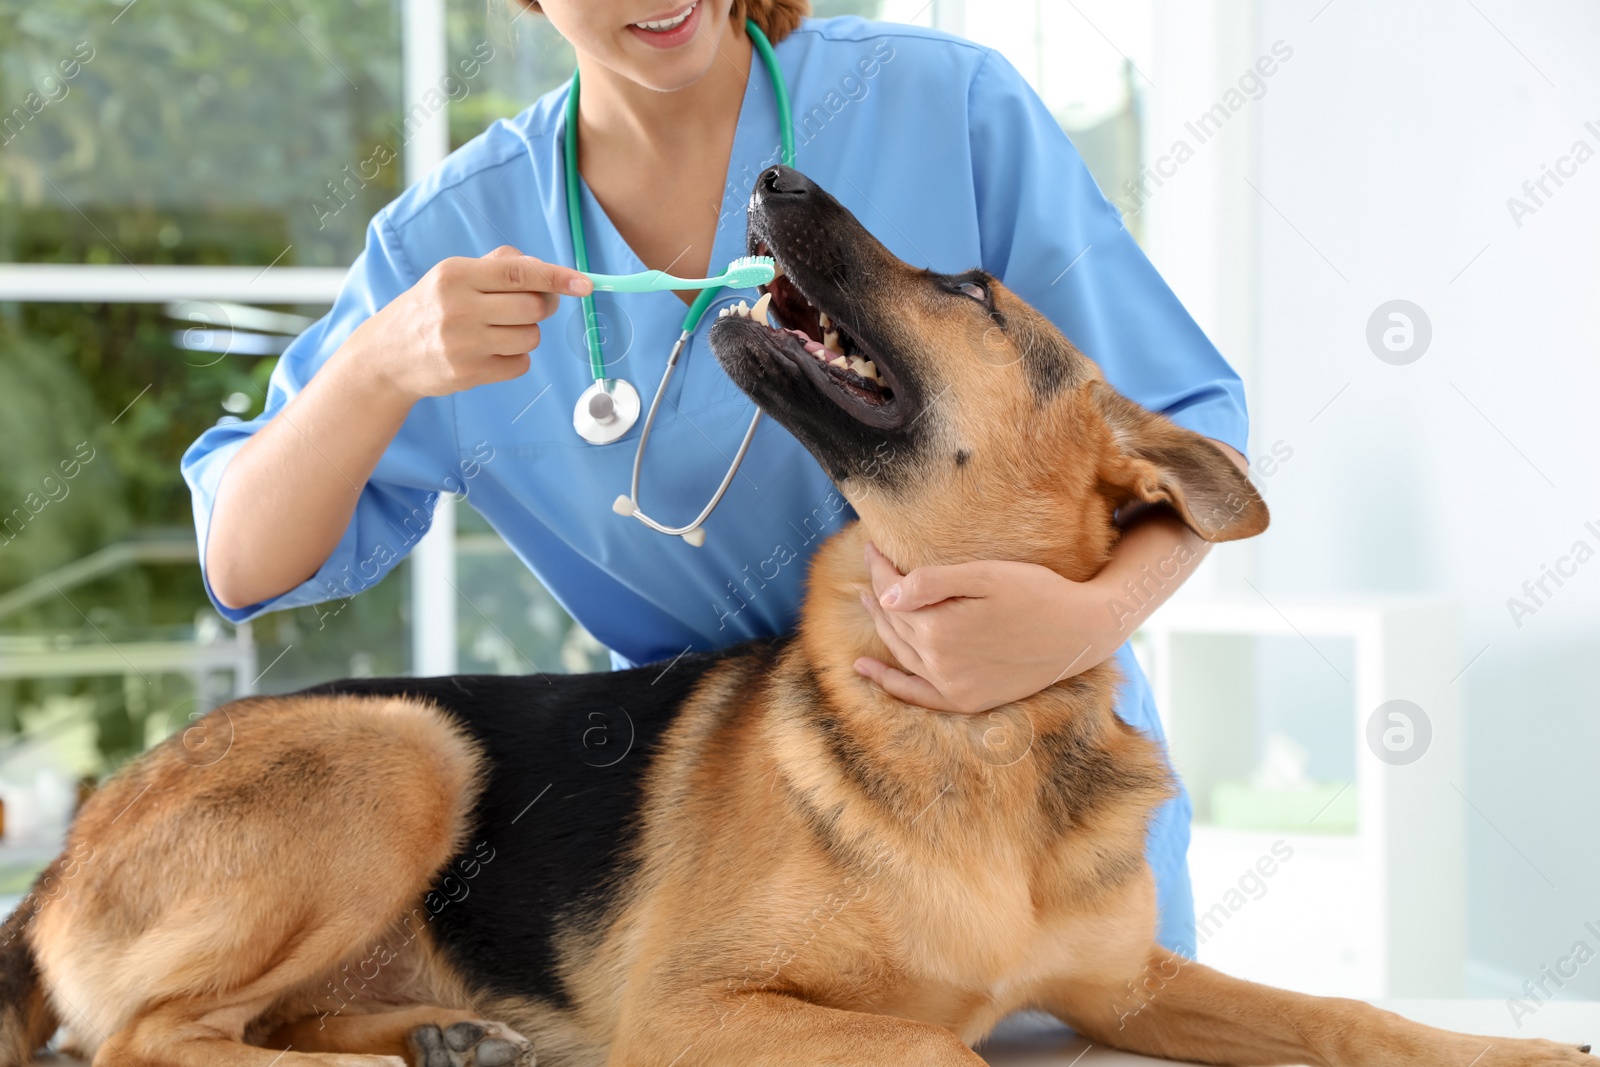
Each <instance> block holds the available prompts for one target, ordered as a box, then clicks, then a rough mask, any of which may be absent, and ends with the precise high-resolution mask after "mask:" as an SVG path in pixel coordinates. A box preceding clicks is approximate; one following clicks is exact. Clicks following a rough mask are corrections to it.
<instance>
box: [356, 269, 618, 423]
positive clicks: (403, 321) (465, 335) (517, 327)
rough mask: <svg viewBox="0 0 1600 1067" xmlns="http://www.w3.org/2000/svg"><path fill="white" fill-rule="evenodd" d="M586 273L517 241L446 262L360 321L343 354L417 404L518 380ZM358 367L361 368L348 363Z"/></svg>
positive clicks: (584, 288) (583, 285)
mask: <svg viewBox="0 0 1600 1067" xmlns="http://www.w3.org/2000/svg"><path fill="white" fill-rule="evenodd" d="M592 290H593V285H592V283H591V282H590V281H589V279H588V278H587V277H585V276H584V275H583V274H581V273H579V272H578V271H576V270H573V269H572V268H570V267H561V266H557V265H555V264H553V263H546V262H544V261H543V260H540V259H535V258H534V257H532V256H525V255H523V254H522V253H521V252H518V251H517V250H516V249H515V248H512V247H511V246H510V245H504V246H502V247H500V248H497V249H495V250H494V251H493V252H490V253H489V254H488V255H486V256H483V257H481V258H478V259H473V258H471V257H467V256H453V257H451V258H449V259H445V260H441V261H440V262H438V263H437V264H435V265H434V267H433V269H432V270H430V271H428V273H426V274H424V275H423V276H422V277H421V278H420V279H418V281H417V283H416V284H415V285H413V286H412V287H411V288H410V289H407V290H406V291H405V292H404V293H401V294H400V295H399V296H398V297H396V298H395V299H394V300H392V301H390V303H389V304H388V305H387V306H386V307H384V308H383V309H382V310H381V311H378V312H377V313H376V314H374V315H373V316H372V317H371V318H369V319H367V321H366V322H363V323H362V324H361V325H360V326H358V327H357V328H356V329H355V330H354V331H353V332H352V333H351V335H350V337H349V339H348V340H347V341H346V343H345V345H344V346H342V348H343V351H344V352H345V353H346V354H347V358H348V359H350V360H353V361H356V362H358V363H359V364H360V369H361V370H362V371H364V372H365V373H367V374H371V375H375V376H376V377H377V378H379V379H380V380H382V381H383V382H385V383H386V384H388V385H390V386H392V387H393V389H394V391H395V393H396V394H397V395H398V396H399V397H401V398H403V399H404V400H406V401H407V402H410V403H415V402H416V401H417V400H420V399H422V398H423V397H427V396H445V395H447V394H450V393H458V392H460V391H461V390H463V389H471V388H472V387H473V386H475V385H484V384H486V383H488V382H502V381H507V380H508V379H511V378H515V377H518V376H519V375H521V374H523V373H524V372H526V371H527V369H528V364H529V353H530V352H531V351H532V350H533V349H535V348H537V347H538V346H539V323H540V322H542V321H544V320H545V319H547V318H549V317H550V316H551V315H553V314H555V311H556V307H557V305H558V303H559V298H560V297H561V296H563V295H564V296H585V295H587V294H588V293H590V292H591V291H592ZM349 369H355V368H349Z"/></svg>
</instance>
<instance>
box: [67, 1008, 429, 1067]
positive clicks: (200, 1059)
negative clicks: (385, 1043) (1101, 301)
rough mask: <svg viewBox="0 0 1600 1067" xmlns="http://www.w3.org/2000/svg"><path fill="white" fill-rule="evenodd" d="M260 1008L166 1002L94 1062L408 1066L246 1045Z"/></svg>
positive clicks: (122, 1066)
mask: <svg viewBox="0 0 1600 1067" xmlns="http://www.w3.org/2000/svg"><path fill="white" fill-rule="evenodd" d="M262 1008H263V1005H262V1003H261V1002H259V1001H256V1002H251V1003H241V1004H236V1005H232V1006H229V1007H227V1008H222V1009H217V1008H216V1007H215V1005H214V1003H202V1002H195V1001H169V1002H168V1003H166V1004H163V1005H161V1006H159V1007H157V1008H154V1009H153V1010H151V1011H148V1012H146V1013H145V1014H143V1015H140V1016H139V1017H137V1018H136V1019H134V1020H133V1021H132V1022H131V1023H129V1024H128V1025H127V1026H125V1027H123V1029H122V1030H121V1031H119V1032H118V1033H116V1034H113V1035H112V1036H111V1037H110V1038H109V1039H108V1040H106V1041H104V1042H102V1043H101V1044H100V1048H99V1051H97V1052H96V1053H95V1056H94V1067H411V1065H410V1064H408V1062H407V1060H405V1059H404V1058H402V1057H401V1056H398V1055H395V1056H382V1055H341V1054H329V1055H322V1054H318V1053H312V1052H302V1051H299V1050H290V1051H287V1052H285V1051H280V1050H278V1049H270V1048H262V1047H260V1046H258V1045H247V1044H245V1043H244V1041H243V1035H244V1028H245V1026H246V1024H247V1022H248V1021H249V1019H250V1018H252V1017H253V1016H254V1015H258V1014H260V1012H261V1010H262ZM429 1067H431V1065H429Z"/></svg>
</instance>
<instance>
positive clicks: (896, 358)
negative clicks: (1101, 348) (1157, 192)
mask: <svg viewBox="0 0 1600 1067" xmlns="http://www.w3.org/2000/svg"><path fill="white" fill-rule="evenodd" d="M749 224H750V228H749V250H750V252H751V253H752V254H760V255H770V256H772V257H774V258H775V259H776V260H777V263H778V267H779V270H780V272H781V273H780V274H779V276H778V277H777V278H775V279H774V280H773V282H772V284H771V285H769V286H767V287H766V291H767V292H768V293H769V294H770V296H771V300H770V308H771V311H772V313H773V315H774V317H775V318H776V319H777V320H778V321H779V322H781V323H782V324H783V326H784V327H786V328H783V329H773V328H771V327H769V326H767V325H766V324H765V323H763V322H758V321H756V320H755V319H754V318H751V317H748V316H742V315H740V314H738V313H737V312H735V313H733V314H730V315H725V317H723V318H722V319H721V320H720V321H719V322H717V323H716V324H715V326H714V327H713V328H712V330H711V346H712V349H713V351H714V352H715V353H716V356H717V359H718V360H719V361H720V362H721V364H722V366H723V368H724V369H725V370H726V371H727V373H728V375H729V377H731V378H732V379H733V381H734V382H735V383H737V384H738V385H739V387H740V388H741V389H743V390H744V391H745V392H746V393H748V394H749V395H750V397H751V398H752V399H753V400H755V402H756V403H757V404H759V405H760V406H761V407H762V408H763V409H764V410H765V411H766V412H767V413H768V414H770V415H771V416H772V417H774V418H776V419H777V420H778V421H779V422H780V423H782V424H783V425H784V426H785V427H787V428H788V429H789V431H790V432H791V433H793V434H794V435H795V437H796V438H798V439H799V440H800V442H801V443H802V444H804V445H805V446H806V447H807V448H808V449H809V450H810V451H811V453H812V454H813V455H815V456H816V458H817V460H818V461H819V462H820V463H821V464H822V467H823V469H824V470H826V471H827V472H828V474H829V476H830V477H832V479H833V480H834V482H835V484H837V485H838V486H839V489H840V491H841V492H843V493H844V495H845V496H846V497H847V498H848V499H849V500H850V502H851V504H852V505H853V506H854V507H855V509H856V511H857V513H858V514H859V515H860V516H861V518H862V520H863V521H864V522H865V523H866V526H867V529H868V531H869V532H870V533H871V536H872V537H873V538H874V539H875V540H876V541H877V542H878V544H879V545H880V546H881V547H883V548H884V550H885V551H886V552H887V553H888V554H889V556H890V558H891V559H894V560H896V562H897V563H899V564H900V565H901V566H902V567H903V568H904V567H909V566H916V565H920V564H925V563H933V562H960V561H964V560H970V559H1013V560H1025V561H1029V562H1035V563H1042V564H1045V565H1047V566H1051V567H1053V568H1054V569H1056V570H1058V571H1059V572H1060V573H1063V574H1065V575H1067V576H1068V577H1072V578H1080V577H1087V576H1088V575H1089V574H1092V573H1093V572H1094V571H1095V570H1097V569H1098V568H1099V567H1100V565H1101V564H1102V563H1103V562H1104V560H1105V557H1106V555H1107V553H1108V552H1109V551H1110V548H1111V545H1112V544H1113V543H1114V541H1115V538H1116V533H1115V529H1114V526H1113V517H1114V515H1115V513H1116V511H1117V510H1118V509H1119V508H1121V507H1123V506H1124V505H1127V504H1131V503H1134V502H1138V501H1144V502H1150V503H1165V504H1169V505H1171V506H1172V507H1173V508H1174V509H1175V510H1176V511H1177V513H1178V514H1179V515H1180V516H1181V517H1182V518H1183V520H1184V522H1186V523H1187V524H1188V525H1189V526H1190V527H1191V528H1193V529H1194V530H1195V531H1196V532H1197V533H1198V534H1200V536H1202V537H1204V538H1206V539H1207V540H1211V541H1227V540H1233V539H1235V538H1240V537H1249V536H1251V535H1253V534H1256V533H1259V532H1261V531H1262V530H1263V529H1265V528H1266V525H1267V509H1266V505H1265V504H1264V503H1263V502H1262V500H1261V497H1260V496H1259V495H1258V494H1257V493H1256V491H1255V489H1254V488H1253V487H1252V486H1251V485H1250V482H1249V480H1248V479H1247V478H1245V477H1244V476H1243V475H1242V474H1241V473H1240V472H1239V470H1238V469H1237V468H1236V467H1235V466H1234V465H1233V463H1232V461H1230V460H1229V459H1228V458H1227V456H1225V455H1224V454H1223V453H1222V451H1221V450H1219V449H1218V448H1217V447H1216V446H1215V445H1213V444H1212V443H1211V442H1209V441H1207V440H1206V439H1205V438H1203V437H1201V436H1199V435H1198V434H1195V433H1192V432H1190V431H1188V430H1184V429H1181V428H1180V427H1178V426H1176V425H1174V424H1173V423H1172V422H1170V421H1169V420H1167V419H1165V418H1163V417H1161V416H1158V415H1154V414H1151V413H1150V412H1147V411H1145V410H1144V409H1143V408H1140V407H1139V406H1138V405H1136V404H1134V403H1133V402H1132V401H1129V400H1127V399H1126V398H1124V397H1123V396H1121V395H1120V394H1118V393H1117V392H1116V391H1115V390H1113V389H1112V388H1111V387H1110V386H1109V385H1108V384H1106V382H1105V380H1104V378H1103V377H1102V375H1101V373H1100V370H1099V368H1098V367H1097V366H1095V364H1094V363H1093V362H1092V361H1090V360H1089V359H1088V358H1087V357H1085V356H1084V355H1083V354H1082V353H1080V352H1079V351H1078V350H1077V349H1076V348H1074V347H1073V346H1072V344H1071V343H1070V342H1068V341H1067V339H1066V338H1065V337H1063V336H1062V335H1061V333H1060V331H1059V330H1057V329H1056V328H1055V327H1054V326H1053V325H1052V324H1051V323H1050V322H1049V320H1047V319H1046V318H1045V317H1044V316H1043V315H1041V314H1039V313H1038V312H1037V311H1035V310H1033V308H1031V307H1029V306H1028V305H1027V304H1026V303H1024V302H1023V301H1022V300H1020V299H1019V298H1017V297H1016V296H1015V295H1013V294H1012V293H1011V292H1010V291H1009V290H1008V289H1006V287H1005V286H1003V285H1001V284H1000V283H999V282H998V281H996V280H995V279H994V278H992V277H990V276H989V275H988V274H986V273H984V272H983V271H978V270H973V271H967V272H965V273H961V274H938V273H935V272H933V271H930V270H923V269H920V268H917V267H913V266H910V265H909V264H907V263H904V262H902V261H901V260H899V259H897V258H896V257H895V256H894V255H892V254H891V253H890V252H889V251H888V249H886V248H884V247H883V245H882V244H880V243H879V242H878V241H877V240H876V239H875V238H873V236H872V235H871V234H870V233H868V232H867V230H866V228H865V227H863V226H862V225H861V223H860V222H858V221H857V220H856V219H855V217H854V216H852V215H851V214H850V213H849V212H848V211H846V210H845V208H844V207H843V206H842V205H840V203H839V202H838V201H837V200H835V199H834V198H833V197H831V196H829V195H828V194H827V193H826V192H824V191H823V190H822V189H821V188H819V187H818V186H817V185H815V184H814V183H813V182H811V181H810V180H808V179H807V178H806V177H805V176H804V175H802V174H800V173H799V172H798V171H795V170H792V169H790V168H787V167H775V168H773V169H771V170H768V171H766V172H764V173H763V174H762V175H761V177H760V178H759V179H758V181H757V183H756V189H755V193H754V195H753V196H752V198H751V201H750V209H749Z"/></svg>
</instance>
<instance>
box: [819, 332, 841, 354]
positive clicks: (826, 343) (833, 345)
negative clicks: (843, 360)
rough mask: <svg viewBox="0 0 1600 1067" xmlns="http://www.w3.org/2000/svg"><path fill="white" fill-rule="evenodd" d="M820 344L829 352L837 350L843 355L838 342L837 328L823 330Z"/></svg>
mask: <svg viewBox="0 0 1600 1067" xmlns="http://www.w3.org/2000/svg"><path fill="white" fill-rule="evenodd" d="M822 346H823V347H824V348H826V349H828V350H829V351H830V352H837V353H839V354H840V355H841V356H842V355H844V349H843V348H842V347H841V346H840V344H839V331H838V330H823V331H822Z"/></svg>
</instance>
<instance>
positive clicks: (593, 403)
mask: <svg viewBox="0 0 1600 1067" xmlns="http://www.w3.org/2000/svg"><path fill="white" fill-rule="evenodd" d="M745 32H746V33H748V34H749V35H750V40H751V41H752V42H753V43H754V45H755V49H756V51H757V52H759V53H760V54H761V61H762V63H763V64H765V66H766V68H767V75H768V77H770V78H771V79H772V95H773V96H774V97H776V98H777V102H778V130H779V134H780V136H781V138H782V141H781V143H782V146H783V149H782V159H783V163H784V166H789V167H792V166H794V127H793V125H792V123H791V120H790V111H789V90H788V88H787V87H786V86H785V85H784V83H783V72H782V71H781V70H779V69H778V59H777V57H776V56H775V55H773V54H772V42H771V41H768V40H767V36H766V34H764V33H762V32H761V28H760V27H759V26H757V25H756V24H755V22H754V21H752V20H750V19H746V20H745ZM566 123H567V128H566V141H565V146H564V149H563V151H564V154H565V156H566V159H565V161H564V163H565V171H566V175H565V176H566V186H567V221H568V225H570V226H571V228H572V253H573V258H574V260H575V264H574V265H575V266H576V267H577V268H578V269H579V270H581V271H587V270H588V269H589V247H588V244H587V243H586V242H585V241H584V237H583V213H582V210H581V207H582V198H581V195H580V194H581V189H582V185H581V179H580V178H579V176H578V72H577V71H573V72H572V89H571V91H570V92H569V93H568V94H567V112H566ZM721 292H722V289H721V287H717V288H712V289H704V290H702V291H701V293H700V295H699V296H698V297H697V298H696V299H695V301H694V303H693V304H691V305H689V312H688V314H687V315H685V316H684V318H683V332H682V333H681V334H680V335H679V336H678V340H677V343H675V344H674V345H673V346H672V354H671V355H669V356H668V357H667V366H666V369H665V370H664V371H663V372H662V374H661V384H660V385H658V386H656V394H655V398H654V399H652V400H651V401H650V410H649V411H648V412H647V413H646V414H645V418H644V428H643V429H642V430H640V431H639V447H638V450H637V451H636V452H635V453H634V456H633V483H632V486H631V488H630V492H629V494H628V495H627V496H619V497H617V500H616V503H615V504H613V505H612V509H613V510H614V511H616V512H617V514H619V515H623V516H631V517H633V518H636V519H638V520H639V521H640V522H642V523H644V524H645V525H646V526H648V527H650V528H651V529H652V530H658V531H660V532H661V533H664V534H670V535H672V536H674V537H681V538H683V539H684V540H685V541H687V542H689V544H691V545H701V544H704V543H705V537H706V533H705V530H703V529H702V528H701V526H702V524H704V523H705V521H706V519H707V518H708V517H709V516H710V515H711V512H712V510H713V509H715V508H716V506H717V505H718V504H719V503H721V502H722V497H723V495H724V494H725V493H727V491H728V486H730V485H732V484H733V478H734V475H735V474H737V473H738V471H739V464H740V463H742V462H744V456H745V453H746V452H748V451H749V450H750V442H751V440H752V439H753V438H754V437H755V434H756V425H757V424H758V423H760V421H761V410H760V409H759V408H757V409H756V412H755V414H754V415H753V416H751V418H750V427H749V429H747V430H745V432H744V440H743V441H741V442H740V444H739V451H738V452H737V453H736V454H735V455H734V457H733V462H732V463H731V464H729V466H728V473H727V474H725V475H723V477H722V484H721V485H718V486H717V491H716V492H715V493H714V494H713V495H712V497H711V500H710V501H709V502H708V503H707V504H706V506H705V507H704V508H702V509H701V511H700V514H699V515H696V516H695V518H694V521H692V522H690V523H689V524H688V525H687V526H667V525H665V524H664V523H660V522H657V521H656V520H654V519H652V518H651V517H650V516H648V515H646V514H645V513H644V511H643V509H641V508H640V507H639V471H640V469H641V468H642V467H643V465H644V449H645V443H646V442H647V441H648V440H649V439H650V427H651V426H652V425H653V424H654V423H655V420H656V409H657V408H658V407H659V405H660V404H661V398H662V397H663V396H665V395H666V392H667V383H668V382H670V381H671V380H672V372H673V370H674V369H676V367H677V365H678V357H679V356H681V355H682V354H683V348H684V346H685V345H686V344H688V342H689V338H690V337H691V336H692V335H693V334H694V331H695V329H696V327H698V326H699V325H700V320H701V318H703V317H704V316H705V313H706V309H707V308H709V307H710V306H711V304H712V303H713V302H714V301H715V300H716V299H717V296H718V294H720V293H721ZM582 304H583V327H584V329H583V334H584V341H585V343H586V344H587V346H588V350H589V373H590V374H591V375H593V377H594V383H593V384H592V385H590V386H589V388H587V389H585V390H584V391H583V395H581V396H580V397H578V405H577V407H576V409H575V410H574V411H573V414H572V423H573V427H574V428H575V429H576V430H577V431H578V436H580V437H582V438H583V439H584V440H585V441H588V442H589V443H590V444H596V445H603V444H609V443H610V442H612V441H615V440H617V438H619V437H621V436H622V435H623V434H625V433H627V432H628V430H629V429H631V428H632V426H633V424H634V423H635V422H636V421H638V418H639V393H638V391H637V390H636V389H634V387H633V386H632V385H631V384H629V383H628V381H627V380H626V379H624V378H610V377H607V376H606V366H605V358H604V356H603V355H602V354H601V351H600V325H599V319H598V316H596V314H595V309H594V297H593V296H586V297H583V298H582Z"/></svg>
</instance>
